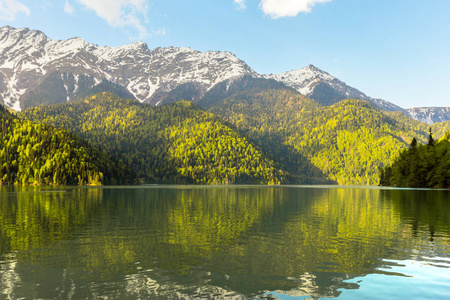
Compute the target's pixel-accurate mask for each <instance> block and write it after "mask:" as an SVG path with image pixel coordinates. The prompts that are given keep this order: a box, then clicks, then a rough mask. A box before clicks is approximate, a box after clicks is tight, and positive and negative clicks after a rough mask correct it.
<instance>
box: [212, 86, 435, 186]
mask: <svg viewBox="0 0 450 300" xmlns="http://www.w3.org/2000/svg"><path fill="white" fill-rule="evenodd" d="M208 111H210V112H212V113H214V114H216V115H218V116H221V117H223V118H224V119H225V120H226V121H228V122H230V123H232V124H233V125H234V126H236V128H237V129H238V130H239V131H241V132H242V133H243V134H245V135H247V136H248V137H249V138H250V139H252V140H254V141H255V142H256V143H257V144H258V145H259V146H260V147H261V148H262V149H263V150H264V151H265V152H266V153H268V155H270V156H271V157H276V158H277V160H278V161H279V162H280V163H281V165H282V167H283V168H284V169H286V170H287V171H289V172H291V174H293V175H297V176H302V174H306V176H307V177H309V178H311V177H312V176H314V174H315V175H320V173H322V174H324V175H325V176H326V177H327V178H328V179H330V180H333V181H335V182H337V183H338V184H345V185H350V184H356V185H376V184H378V182H379V171H378V170H379V168H381V167H384V166H386V165H389V164H390V163H391V162H392V158H393V157H394V156H396V155H397V154H398V153H399V151H400V150H401V149H403V148H406V147H407V145H408V141H410V140H411V139H412V138H413V137H414V136H416V137H418V139H419V140H420V141H425V140H426V136H427V133H426V131H427V126H426V125H425V124H423V123H420V122H418V121H415V120H412V119H411V118H409V117H407V116H405V115H403V114H402V113H399V112H396V113H392V112H384V111H380V110H379V109H377V108H375V107H373V106H371V105H370V104H369V103H368V102H365V101H361V100H351V99H348V100H343V101H340V102H338V103H336V104H334V105H332V106H322V105H320V104H318V103H317V102H315V101H314V100H311V99H309V98H307V97H304V96H302V95H300V94H299V93H297V92H295V91H292V90H289V89H286V90H282V89H279V90H270V91H250V92H241V93H238V94H236V95H234V96H231V97H228V98H225V99H223V100H222V101H220V102H218V103H215V104H214V105H213V106H212V107H210V108H209V109H208Z"/></svg>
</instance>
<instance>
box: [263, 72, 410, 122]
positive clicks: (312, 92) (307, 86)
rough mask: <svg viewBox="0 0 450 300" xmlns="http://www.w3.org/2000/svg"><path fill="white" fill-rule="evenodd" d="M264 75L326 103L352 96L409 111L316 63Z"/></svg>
mask: <svg viewBox="0 0 450 300" xmlns="http://www.w3.org/2000/svg"><path fill="white" fill-rule="evenodd" d="M263 77H264V78H268V79H274V80H277V81H280V82H282V83H284V84H285V85H287V86H289V87H292V88H294V89H295V90H297V91H298V92H300V93H301V94H303V95H305V96H308V97H310V98H311V99H314V100H316V101H318V102H319V103H321V104H324V105H333V104H335V103H337V102H339V101H341V100H344V99H349V98H352V99H360V100H368V101H370V102H372V103H373V104H375V105H376V106H377V107H379V108H381V109H382V110H386V111H401V112H403V113H405V114H406V115H408V112H407V111H406V110H405V109H403V108H401V107H400V106H397V105H395V104H392V103H390V102H388V101H386V100H382V99H375V98H372V97H369V96H367V95H366V94H364V93H363V92H361V91H359V90H357V89H355V88H353V87H351V86H348V85H347V84H345V82H342V81H340V80H339V79H337V78H336V77H334V76H331V75H330V74H328V73H327V72H325V71H322V70H321V69H319V68H317V67H316V66H314V65H309V66H307V67H304V68H302V69H300V70H293V71H288V72H284V73H280V74H269V75H264V76H263Z"/></svg>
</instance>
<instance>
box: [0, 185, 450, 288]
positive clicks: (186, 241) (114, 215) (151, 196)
mask: <svg viewBox="0 0 450 300" xmlns="http://www.w3.org/2000/svg"><path fill="white" fill-rule="evenodd" d="M449 198H450V197H449V192H448V191H406V190H378V189H350V188H331V189H318V188H315V189H310V188H307V189H305V188H287V187H285V188H278V187H274V188H270V187H261V188H258V187H256V188H249V187H247V188H218V189H214V188H206V189H202V188H185V189H183V188H174V189H171V188H167V189H165V188H144V189H139V188H131V189H102V188H68V189H63V190H61V191H52V190H48V191H41V190H39V189H37V190H33V189H31V190H30V189H29V190H24V191H21V192H18V193H2V197H1V199H0V254H1V256H2V260H4V263H3V264H2V265H1V268H2V269H0V277H2V279H5V278H6V277H5V276H6V275H7V274H9V275H7V276H8V278H9V280H10V282H9V285H10V286H14V285H17V286H19V285H21V286H22V287H23V286H24V282H23V281H24V280H25V279H26V278H28V279H27V280H28V281H30V282H31V281H39V280H44V279H42V278H44V277H39V276H38V277H37V278H30V277H29V276H26V275H25V274H24V273H18V274H16V275H14V276H12V275H11V274H12V273H11V270H12V269H11V266H12V265H11V263H14V264H15V265H14V270H15V272H17V270H22V272H25V271H26V270H27V269H26V267H25V266H33V267H34V268H36V267H37V266H39V270H41V271H36V270H35V272H37V273H38V274H39V272H44V271H43V270H46V268H52V269H53V270H54V271H55V270H60V271H57V272H60V273H61V274H59V275H60V276H62V277H60V278H66V279H65V280H69V279H67V276H68V275H67V274H66V275H64V276H63V272H67V270H74V271H73V273H72V275H70V276H69V277H70V280H71V282H72V281H73V282H78V284H79V287H78V286H77V287H76V288H77V289H78V288H79V289H80V291H79V292H78V293H79V294H78V295H83V292H82V291H81V290H82V289H88V290H89V289H92V288H93V285H96V284H97V285H98V283H99V282H103V283H105V282H106V283H107V285H108V288H107V289H106V290H108V291H109V292H111V293H116V296H118V295H121V293H122V294H123V293H124V294H127V293H128V294H130V295H131V294H133V295H140V296H145V295H155V293H159V294H160V295H164V294H166V295H169V294H170V293H174V292H177V293H184V294H185V295H192V294H195V293H208V291H215V292H214V293H219V294H221V295H224V294H227V293H228V294H229V295H245V296H255V295H257V294H258V293H261V292H263V291H276V290H278V291H285V292H286V293H288V294H291V295H311V296H315V297H318V296H330V297H332V296H337V295H339V291H338V290H337V289H338V288H340V287H343V286H345V283H343V281H344V280H345V279H348V278H351V277H354V276H361V275H365V274H370V273H376V272H381V271H378V269H379V267H380V266H381V264H382V260H383V259H404V258H407V257H408V256H409V251H410V249H421V250H422V251H427V249H429V248H430V243H440V244H442V245H447V246H448V244H449V243H448V241H449V239H448V238H449V236H450V226H449V225H450V224H449V218H448V217H449V206H448V205H447V204H448V203H447V202H448V201H449V200H448V199H449ZM436 239H437V240H436ZM12 254H14V255H13V256H11V255H12ZM8 259H9V262H10V263H9V264H8V263H7V262H8ZM20 268H23V269H20ZM64 270H66V271H64ZM45 272H48V270H47V271H45ZM55 272H56V271H55ZM56 277H58V276H56ZM14 278H16V281H17V282H14ZM81 278H83V279H81ZM2 281H3V280H2ZM19 281H20V282H19ZM64 282H65V281H64V280H58V281H55V282H53V283H52V284H50V283H48V282H47V285H49V284H50V285H51V288H52V290H54V289H58V288H59V290H61V289H62V290H64V288H61V285H64V286H66V285H67V284H66V283H64ZM106 283H105V284H106ZM41 284H43V282H41ZM0 286H1V284H0ZM155 287H158V288H157V289H155ZM12 290H14V289H13V288H12ZM219 291H220V292H219ZM99 293H100V292H99ZM230 293H231V294H230ZM46 296H54V297H56V296H58V295H56V296H55V295H53V294H47V295H46Z"/></svg>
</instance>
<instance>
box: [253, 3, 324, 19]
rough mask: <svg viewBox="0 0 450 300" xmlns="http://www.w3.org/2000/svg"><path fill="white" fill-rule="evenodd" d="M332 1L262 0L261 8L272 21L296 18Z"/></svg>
mask: <svg viewBox="0 0 450 300" xmlns="http://www.w3.org/2000/svg"><path fill="white" fill-rule="evenodd" d="M330 1H331V0H261V2H260V3H259V7H260V8H261V10H262V11H263V12H264V14H266V15H269V16H270V17H271V18H272V19H278V18H283V17H295V16H297V15H298V14H299V13H301V12H302V13H309V12H311V9H312V8H313V6H314V5H316V4H318V3H325V2H330Z"/></svg>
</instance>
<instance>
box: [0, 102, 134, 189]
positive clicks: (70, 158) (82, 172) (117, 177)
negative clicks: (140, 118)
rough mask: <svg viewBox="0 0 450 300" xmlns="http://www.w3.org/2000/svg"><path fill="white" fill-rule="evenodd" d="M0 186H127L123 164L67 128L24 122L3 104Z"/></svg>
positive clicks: (0, 114) (129, 177)
mask: <svg viewBox="0 0 450 300" xmlns="http://www.w3.org/2000/svg"><path fill="white" fill-rule="evenodd" d="M0 124H1V126H0V185H1V184H23V185H28V184H31V185H42V184H45V185H61V184H79V185H82V184H95V185H98V184H125V183H133V182H134V178H135V175H134V174H133V172H132V171H131V170H130V169H129V168H127V167H126V166H125V165H124V164H123V163H122V162H120V161H118V160H117V159H115V158H114V157H111V156H109V155H107V154H106V153H104V152H102V151H100V150H98V149H96V148H94V147H92V146H91V145H90V144H88V143H87V142H86V141H84V140H82V139H81V138H79V137H78V136H76V135H75V134H73V133H71V132H69V131H66V130H64V129H60V128H55V127H52V126H49V125H43V124H36V123H32V122H30V121H27V120H21V119H18V118H17V117H15V116H14V115H12V114H11V113H9V112H8V111H7V110H6V109H5V108H4V107H3V105H0Z"/></svg>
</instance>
